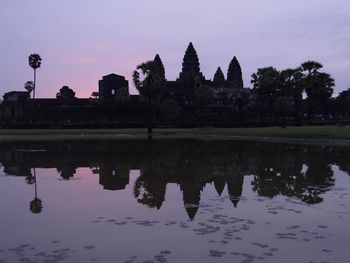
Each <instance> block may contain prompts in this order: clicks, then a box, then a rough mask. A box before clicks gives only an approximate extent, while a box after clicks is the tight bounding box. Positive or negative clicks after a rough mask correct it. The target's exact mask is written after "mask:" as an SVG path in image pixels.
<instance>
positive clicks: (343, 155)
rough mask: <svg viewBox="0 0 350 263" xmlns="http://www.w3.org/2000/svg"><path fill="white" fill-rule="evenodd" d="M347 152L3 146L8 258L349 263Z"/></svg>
mask: <svg viewBox="0 0 350 263" xmlns="http://www.w3.org/2000/svg"><path fill="white" fill-rule="evenodd" d="M349 160H350V150H349V149H348V148H334V147H320V146H300V145H299V146H298V145H289V144H271V143H250V142H230V141H221V142H220V141H200V140H186V141H184V140H182V141H181V140H178V141H176V140H175V141H174V140H172V141H170V140H169V141H166V140H163V141H154V142H152V143H151V144H150V143H147V142H143V141H123V142H114V143H112V142H110V143H88V144H87V143H60V144H58V143H36V144H33V143H7V144H1V145H0V163H1V166H2V167H1V169H0V170H1V172H0V193H1V199H0V211H1V216H0V233H1V238H0V262H348V257H349V255H350V252H349V249H350V243H349V237H350V230H349V227H348V223H349V222H350V202H349V200H350V194H349V193H350V192H349V188H350V176H349V172H350V165H349Z"/></svg>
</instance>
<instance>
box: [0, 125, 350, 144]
mask: <svg viewBox="0 0 350 263" xmlns="http://www.w3.org/2000/svg"><path fill="white" fill-rule="evenodd" d="M145 137H146V129H35V130H34V129H33V130H30V129H27V130H6V129H4V130H0V141H3V142H4V141H17V140H20V141H27V140H28V141H36V140H39V141H41V140H52V141H55V140H64V141H66V140H116V139H126V138H130V139H137V138H145ZM154 138H206V139H236V140H237V139H239V140H258V141H261V140H264V141H287V142H328V143H329V142H330V143H331V144H332V143H336V144H341V145H350V126H303V127H287V128H280V127H263V128H195V129H154Z"/></svg>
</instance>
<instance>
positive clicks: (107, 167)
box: [99, 163, 129, 191]
mask: <svg viewBox="0 0 350 263" xmlns="http://www.w3.org/2000/svg"><path fill="white" fill-rule="evenodd" d="M99 175H100V180H99V183H100V185H102V186H103V189H106V190H113V191H114V190H122V189H125V187H126V186H127V185H128V184H129V170H128V169H118V166H117V165H113V164H111V163H103V164H101V165H100V167H99Z"/></svg>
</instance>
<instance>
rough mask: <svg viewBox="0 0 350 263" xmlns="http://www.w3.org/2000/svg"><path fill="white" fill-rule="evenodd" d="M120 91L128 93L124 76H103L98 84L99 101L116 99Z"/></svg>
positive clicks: (127, 83)
mask: <svg viewBox="0 0 350 263" xmlns="http://www.w3.org/2000/svg"><path fill="white" fill-rule="evenodd" d="M121 89H126V90H127V91H129V82H128V81H127V80H126V79H125V77H124V76H120V75H117V74H114V73H112V74H109V75H106V76H103V77H102V79H101V80H100V81H99V82H98V93H99V97H100V99H113V98H115V97H117V95H118V91H119V90H121Z"/></svg>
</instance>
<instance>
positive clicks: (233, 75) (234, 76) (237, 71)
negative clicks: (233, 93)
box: [227, 57, 243, 88]
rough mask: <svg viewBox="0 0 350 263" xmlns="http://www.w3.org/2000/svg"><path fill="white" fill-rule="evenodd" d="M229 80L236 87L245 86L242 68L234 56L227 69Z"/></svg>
mask: <svg viewBox="0 0 350 263" xmlns="http://www.w3.org/2000/svg"><path fill="white" fill-rule="evenodd" d="M227 81H228V82H232V83H233V85H234V87H235V88H243V78H242V69H241V66H240V65H239V62H238V60H237V58H236V57H233V59H232V60H231V63H230V65H229V67H228V70H227Z"/></svg>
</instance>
